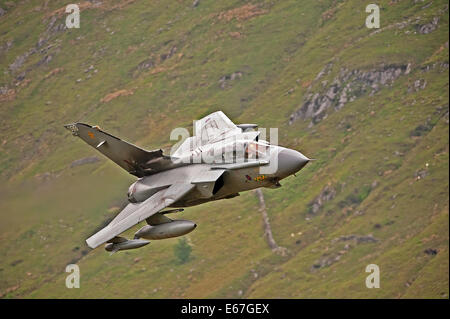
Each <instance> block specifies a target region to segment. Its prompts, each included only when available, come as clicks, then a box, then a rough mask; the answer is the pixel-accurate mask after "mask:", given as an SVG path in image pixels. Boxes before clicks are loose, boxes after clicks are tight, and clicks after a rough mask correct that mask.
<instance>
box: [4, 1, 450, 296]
mask: <svg viewBox="0 0 450 319" xmlns="http://www.w3.org/2000/svg"><path fill="white" fill-rule="evenodd" d="M378 4H379V5H380V8H381V11H380V12H381V28H380V29H378V30H374V29H367V28H366V27H365V25H364V21H365V19H366V16H367V14H366V13H365V5H364V4H362V3H361V2H360V1H356V0H350V1H332V0H329V1H327V0H322V1H290V0H287V1H280V2H271V1H255V2H244V1H227V2H226V3H224V2H219V1H212V0H201V1H200V2H199V3H198V5H196V6H194V5H193V2H192V1H176V2H170V3H167V2H163V1H152V2H151V3H148V2H147V1H137V0H136V1H132V0H127V1H108V2H106V1H104V2H100V1H86V2H82V3H81V5H80V8H81V28H80V29H66V28H65V25H64V20H65V14H64V7H65V5H66V3H65V2H64V1H46V2H45V3H42V1H19V2H10V1H0V8H2V9H3V11H0V12H2V13H1V16H0V30H2V32H1V33H0V66H1V74H2V76H1V78H0V94H1V95H0V121H1V125H0V137H1V138H0V144H1V145H2V146H1V148H0V154H1V155H0V180H1V183H0V184H1V186H0V214H1V215H0V216H1V217H0V218H1V221H2V222H1V223H0V295H1V296H3V297H5V298H24V297H32V298H35V297H43V298H47V297H56V298H81V297H82V298H85V297H105V298H108V297H125V298H128V297H130V298H166V297H175V298H185V297H190V298H199V297H219V298H222V297H243V298H246V297H262V298H273V297H276V298H282V297H286V298H317V297H326V298H356V297H364V298H372V297H374V298H401V297H414V298H417V297H426V298H430V297H434V298H448V294H449V291H448V278H449V275H448V269H449V266H448V246H449V231H448V230H449V228H448V227H449V226H448V221H449V216H448V203H449V185H448V178H449V176H448V170H449V165H448V151H449V150H448V145H449V139H448V137H449V132H448V120H449V119H448V98H449V95H448V93H449V92H448V91H449V90H448V88H449V83H448V76H449V74H448V63H449V62H448V56H449V49H448V3H447V2H446V1H435V0H434V1H420V0H419V1H417V0H408V1H407V0H399V1H380V2H379V3H378ZM219 109H220V110H222V111H224V112H225V113H226V114H227V115H228V116H229V117H230V118H231V119H232V120H233V121H234V122H236V123H258V124H259V125H260V127H266V128H270V127H277V128H278V132H279V143H280V144H281V145H285V146H289V147H292V148H295V149H298V150H301V151H302V152H303V153H305V154H306V155H308V156H310V157H312V158H316V159H317V160H316V161H315V162H313V163H312V164H310V165H308V166H307V167H306V168H305V169H304V170H302V171H301V173H300V174H298V176H297V177H290V178H289V179H287V180H285V181H284V182H283V183H282V184H283V187H282V188H280V189H277V190H269V189H267V190H266V189H264V190H263V193H264V196H265V203H266V206H267V211H268V214H269V219H270V222H271V226H272V232H273V234H274V237H275V239H276V241H277V243H278V244H279V245H281V246H283V247H287V248H288V250H289V254H288V255H287V256H284V257H282V256H278V255H276V254H273V253H272V252H271V251H270V249H269V248H268V246H267V244H266V242H265V241H264V238H263V230H262V227H263V226H262V220H261V216H260V213H259V212H258V198H257V197H256V195H255V194H254V193H252V192H249V193H244V194H241V195H242V196H240V197H237V198H234V199H231V200H224V201H222V202H216V203H210V204H206V205H202V206H198V207H192V208H189V209H187V210H186V211H185V212H184V213H182V216H183V218H187V219H190V220H194V221H195V222H196V223H197V224H198V225H199V226H198V228H197V229H196V230H195V231H194V232H192V233H191V234H189V235H188V238H189V241H190V242H191V244H192V247H193V252H192V256H191V259H190V260H189V261H188V262H187V263H185V264H178V263H177V262H176V260H175V257H174V255H173V247H174V245H176V243H177V239H169V240H166V241H154V242H152V243H151V244H150V245H149V246H147V247H145V248H143V249H140V250H136V251H129V252H123V253H118V254H115V255H113V256H109V254H107V253H106V252H105V251H104V250H102V249H97V250H94V251H89V250H88V248H87V247H86V245H85V243H84V240H85V238H87V237H88V236H89V235H90V234H92V233H93V232H94V231H95V230H96V229H98V228H99V227H98V226H100V225H102V223H105V222H106V221H107V220H109V219H110V218H112V217H113V216H114V215H115V214H116V213H117V211H118V210H119V209H120V207H121V206H122V205H124V204H125V200H126V197H125V194H126V191H127V187H128V185H129V184H130V183H131V182H132V181H133V177H132V176H130V175H128V174H126V173H125V172H123V171H122V170H121V169H120V168H118V167H117V166H115V164H113V163H110V162H108V161H107V160H106V159H105V158H103V157H101V155H99V154H98V153H96V152H95V150H92V149H90V148H89V147H88V146H86V145H85V144H83V143H81V142H80V141H78V140H76V139H74V138H73V137H72V136H71V135H70V134H69V133H68V132H67V131H65V130H64V128H63V127H62V125H63V124H65V123H69V122H73V121H78V120H82V121H85V122H88V123H91V124H98V125H100V126H101V127H102V128H104V129H105V130H107V131H109V132H111V133H112V134H114V135H117V136H120V137H122V138H124V139H127V140H129V141H131V142H133V143H136V144H138V145H140V146H143V147H145V148H148V149H153V148H157V147H161V146H162V147H164V148H166V149H169V148H170V146H171V145H173V144H174V143H175V142H176V141H170V132H171V130H172V129H173V128H175V127H186V128H189V129H191V128H192V120H194V119H197V118H200V117H202V116H204V115H205V114H208V113H210V112H213V111H216V110H219ZM138 227H139V226H137V227H135V228H134V229H132V230H130V231H128V232H127V235H132V234H133V232H134V231H135V230H136V229H137V228H138ZM74 262H76V263H77V264H78V265H79V266H80V270H81V288H80V289H67V288H66V287H65V278H66V275H67V273H65V271H64V270H65V266H66V265H67V264H69V263H74ZM372 263H374V264H377V265H379V267H380V271H381V288H380V289H367V288H366V286H365V278H366V276H367V275H368V274H367V273H366V272H365V268H366V265H368V264H372Z"/></svg>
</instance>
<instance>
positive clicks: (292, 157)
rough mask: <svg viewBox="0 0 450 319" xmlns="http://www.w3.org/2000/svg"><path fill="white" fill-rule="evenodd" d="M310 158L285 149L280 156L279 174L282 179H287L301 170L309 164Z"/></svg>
mask: <svg viewBox="0 0 450 319" xmlns="http://www.w3.org/2000/svg"><path fill="white" fill-rule="evenodd" d="M308 162H309V158H307V157H306V156H305V155H303V154H302V153H300V152H297V151H294V150H291V149H288V148H286V149H283V150H282V151H280V153H279V154H278V173H279V175H280V177H282V178H283V177H287V176H289V175H292V174H294V173H296V172H298V171H299V170H301V169H302V168H303V167H304V166H305V165H306V164H307V163H308Z"/></svg>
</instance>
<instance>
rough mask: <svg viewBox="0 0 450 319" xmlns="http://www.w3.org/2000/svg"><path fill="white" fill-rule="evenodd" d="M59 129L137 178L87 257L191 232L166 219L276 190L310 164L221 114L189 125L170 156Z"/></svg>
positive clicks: (93, 131)
mask: <svg viewBox="0 0 450 319" xmlns="http://www.w3.org/2000/svg"><path fill="white" fill-rule="evenodd" d="M65 127H66V128H67V129H69V130H70V131H71V132H72V134H73V135H75V136H78V137H79V138H81V139H82V140H83V141H85V142H86V143H87V144H89V145H91V146H92V147H93V148H95V149H96V150H98V151H99V152H100V153H102V154H103V155H104V156H106V157H108V158H109V159H110V160H112V161H113V162H115V163H116V164H118V165H119V166H120V167H122V168H123V169H125V170H126V171H128V172H129V173H130V174H132V175H134V176H136V177H137V178H138V179H137V181H136V182H134V183H133V184H132V185H131V186H130V187H129V189H128V201H129V203H128V204H127V206H126V207H125V208H124V209H123V210H122V211H121V212H120V213H119V214H118V215H117V216H116V217H115V218H114V219H113V220H112V221H111V222H110V223H109V224H108V225H107V226H106V227H104V228H103V229H101V230H100V231H99V232H97V233H95V234H94V235H92V236H91V237H89V238H88V239H87V240H86V243H87V245H88V246H89V247H90V248H93V249H94V248H96V247H98V246H100V245H102V244H105V243H106V245H105V249H106V250H107V251H109V252H111V253H114V252H117V251H120V250H127V249H135V248H139V247H142V246H145V245H147V244H148V243H149V242H150V241H149V240H157V239H165V238H171V237H178V236H182V235H185V234H187V233H189V232H191V231H192V230H194V229H195V227H196V226H197V225H196V224H195V223H194V222H192V221H189V220H174V219H171V218H169V217H167V216H166V215H167V214H169V213H176V212H179V211H182V210H183V207H189V206H194V205H199V204H202V203H205V202H209V201H215V200H220V199H228V198H233V197H235V196H238V195H239V193H240V192H243V191H248V190H252V189H256V188H259V187H268V188H277V187H280V186H281V185H280V180H282V179H284V178H286V177H288V176H290V175H293V174H295V173H296V172H298V171H299V170H301V169H302V168H303V167H305V165H306V164H307V163H308V162H309V161H310V159H309V158H307V157H306V156H304V155H303V154H301V153H300V152H298V151H295V150H292V149H288V148H284V147H281V146H278V145H272V144H270V143H269V142H267V141H266V140H263V139H260V138H259V136H260V133H261V132H260V131H258V130H256V129H257V127H258V126H257V125H256V124H240V125H235V124H234V123H233V122H232V121H231V120H230V119H229V118H228V117H227V116H226V115H225V114H224V113H223V112H221V111H218V112H214V113H212V114H210V115H208V116H206V117H204V118H202V119H200V120H198V121H195V122H194V129H193V131H194V132H193V133H194V135H193V136H192V137H188V138H186V139H185V140H184V141H183V142H181V144H180V146H179V147H178V148H176V150H175V151H173V152H171V154H170V155H166V154H163V151H162V150H161V149H159V150H153V151H147V150H144V149H142V148H140V147H137V146H135V145H133V144H130V143H128V142H126V141H124V140H121V139H119V138H117V137H115V136H113V135H111V134H109V133H106V132H104V131H103V130H101V129H100V128H99V127H98V126H91V125H88V124H83V123H73V124H67V125H65ZM169 208H170V209H169ZM143 221H145V222H146V224H147V225H145V226H143V227H142V228H141V229H139V230H138V231H137V232H136V233H135V235H134V239H130V240H129V239H126V238H124V237H120V236H119V235H120V234H121V233H123V232H125V231H126V230H128V229H129V228H131V227H133V226H134V225H136V224H139V223H141V222H143Z"/></svg>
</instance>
